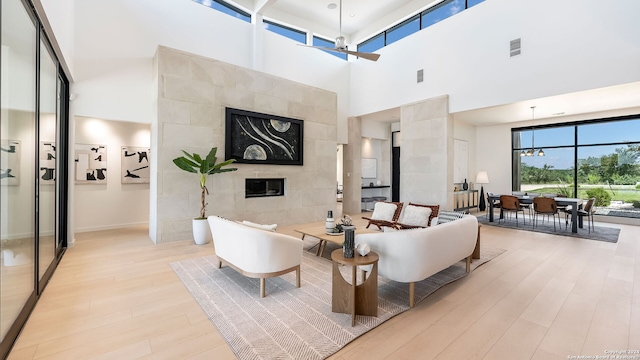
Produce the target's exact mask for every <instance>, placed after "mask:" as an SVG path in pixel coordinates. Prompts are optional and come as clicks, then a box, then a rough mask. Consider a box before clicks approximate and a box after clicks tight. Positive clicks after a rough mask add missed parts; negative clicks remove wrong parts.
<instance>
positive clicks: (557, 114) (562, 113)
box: [551, 111, 564, 116]
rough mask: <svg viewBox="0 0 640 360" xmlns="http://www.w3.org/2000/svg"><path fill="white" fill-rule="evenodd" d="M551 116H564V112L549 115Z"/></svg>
mask: <svg viewBox="0 0 640 360" xmlns="http://www.w3.org/2000/svg"><path fill="white" fill-rule="evenodd" d="M551 115H553V116H559V115H564V111H563V112H557V113H553V114H551Z"/></svg>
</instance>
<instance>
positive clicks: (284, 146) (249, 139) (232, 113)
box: [225, 108, 304, 165]
mask: <svg viewBox="0 0 640 360" xmlns="http://www.w3.org/2000/svg"><path fill="white" fill-rule="evenodd" d="M225 124H226V129H225V140H226V142H225V159H227V160H228V159H235V160H236V162H238V163H246V164H276V165H302V162H303V156H302V150H303V144H302V141H303V138H304V137H303V121H302V120H298V119H290V118H285V117H282V116H275V115H267V114H260V113H256V112H252V111H245V110H238V109H232V108H227V109H226V122H225Z"/></svg>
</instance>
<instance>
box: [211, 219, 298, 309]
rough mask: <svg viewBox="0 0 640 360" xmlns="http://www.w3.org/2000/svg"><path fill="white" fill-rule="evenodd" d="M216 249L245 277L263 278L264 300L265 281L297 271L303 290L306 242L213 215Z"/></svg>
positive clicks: (212, 225)
mask: <svg viewBox="0 0 640 360" xmlns="http://www.w3.org/2000/svg"><path fill="white" fill-rule="evenodd" d="M207 219H208V220H209V226H210V227H211V234H212V236H213V246H214V248H215V251H216V256H217V257H218V260H219V262H218V268H220V267H221V266H222V263H223V262H224V263H225V264H227V265H229V266H230V267H231V268H233V269H234V270H236V271H237V272H239V273H241V274H242V275H244V276H248V277H252V278H259V279H260V297H264V293H265V279H266V278H270V277H274V276H280V275H282V274H286V273H288V272H291V271H294V270H295V272H296V286H297V287H300V262H301V261H302V244H303V243H302V240H300V239H298V238H295V237H293V236H289V235H285V234H279V233H276V232H274V231H268V230H262V229H257V228H254V227H249V226H246V225H243V224H240V223H237V222H235V221H231V220H226V219H223V218H220V217H218V216H209V217H208V218H207Z"/></svg>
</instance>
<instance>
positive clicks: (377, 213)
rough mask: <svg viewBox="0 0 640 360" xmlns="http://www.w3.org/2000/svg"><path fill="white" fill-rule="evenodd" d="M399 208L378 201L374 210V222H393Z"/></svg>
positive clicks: (372, 216) (372, 215)
mask: <svg viewBox="0 0 640 360" xmlns="http://www.w3.org/2000/svg"><path fill="white" fill-rule="evenodd" d="M397 207H398V206H397V205H396V204H389V203H386V202H382V201H378V202H377V203H376V205H375V206H374V208H373V214H371V218H372V219H374V220H385V221H393V214H394V213H395V212H396V208H397Z"/></svg>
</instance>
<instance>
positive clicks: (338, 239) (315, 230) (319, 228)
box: [294, 222, 377, 256]
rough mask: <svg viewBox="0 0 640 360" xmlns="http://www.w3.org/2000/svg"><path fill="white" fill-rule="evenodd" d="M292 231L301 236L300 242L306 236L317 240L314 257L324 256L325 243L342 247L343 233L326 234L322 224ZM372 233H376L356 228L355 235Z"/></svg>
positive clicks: (305, 226) (308, 225)
mask: <svg viewBox="0 0 640 360" xmlns="http://www.w3.org/2000/svg"><path fill="white" fill-rule="evenodd" d="M294 231H295V232H298V233H300V234H302V240H304V238H305V237H306V236H311V237H314V238H316V239H318V240H319V242H318V249H317V250H316V256H322V255H323V254H324V248H325V246H326V245H327V242H332V243H334V244H338V245H340V246H342V243H344V233H341V234H333V235H329V234H327V230H326V228H325V223H324V222H317V223H312V224H307V225H302V226H301V227H300V228H298V229H295V230H294ZM372 232H377V231H376V230H373V229H367V228H365V227H363V226H361V227H359V228H356V234H366V233H372Z"/></svg>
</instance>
